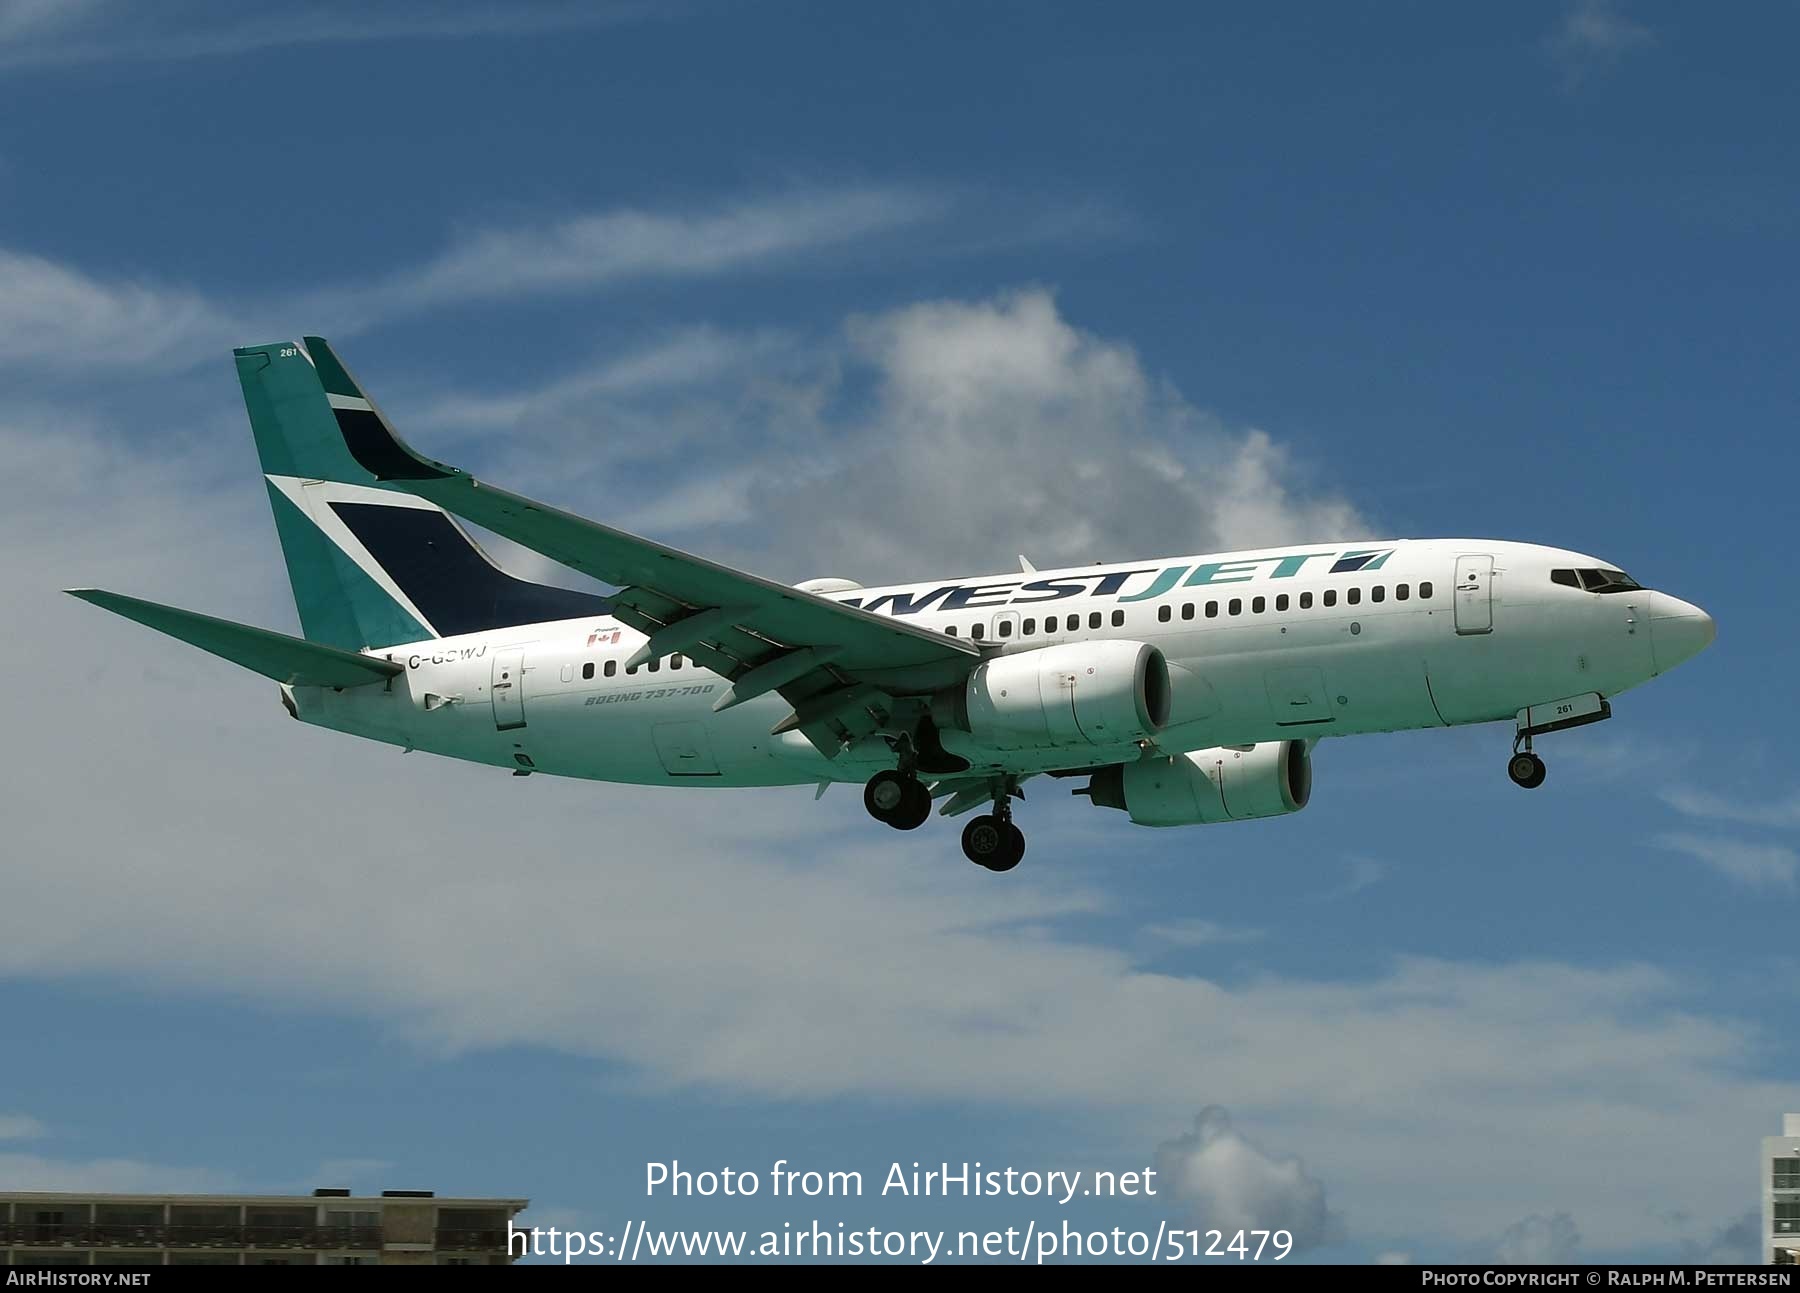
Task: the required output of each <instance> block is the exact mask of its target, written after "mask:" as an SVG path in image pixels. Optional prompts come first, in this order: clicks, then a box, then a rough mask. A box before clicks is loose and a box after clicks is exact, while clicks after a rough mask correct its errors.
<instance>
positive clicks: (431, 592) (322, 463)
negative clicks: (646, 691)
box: [235, 337, 610, 651]
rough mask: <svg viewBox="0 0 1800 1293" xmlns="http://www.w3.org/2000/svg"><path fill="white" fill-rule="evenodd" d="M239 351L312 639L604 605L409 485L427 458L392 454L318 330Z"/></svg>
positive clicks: (374, 412) (343, 639)
mask: <svg viewBox="0 0 1800 1293" xmlns="http://www.w3.org/2000/svg"><path fill="white" fill-rule="evenodd" d="M235 353H236V356H237V370H238V382H239V384H240V385H241V386H242V387H243V390H244V405H245V408H246V409H247V410H248V411H249V414H250V427H251V430H252V432H254V434H255V436H256V452H257V456H258V457H259V458H260V459H261V462H262V469H263V476H264V479H265V481H266V482H267V484H268V490H269V505H270V507H271V508H273V509H274V512H275V529H276V532H277V533H278V534H279V536H280V538H281V550H282V555H283V556H284V557H285V558H286V560H287V568H288V580H289V582H290V583H291V584H292V586H293V590H294V602H295V605H296V606H297V608H298V609H299V612H300V624H301V627H302V629H303V630H304V631H305V633H306V637H307V639H308V640H309V641H313V642H321V643H325V644H327V645H330V646H334V647H339V648H342V649H344V650H347V651H361V650H364V649H369V648H381V647H388V646H393V645H395V644H397V643H401V642H418V641H423V640H425V639H428V638H434V637H452V636H456V635H458V634H463V633H477V632H483V631H486V630H489V629H496V628H508V627H513V626H516V625H520V624H534V623H540V622H543V621H547V620H565V619H580V618H587V617H592V616H597V615H604V614H607V613H609V611H610V604H609V603H608V602H607V601H606V599H605V598H603V597H598V596H595V595H593V594H589V593H579V592H574V591H571V590H568V589H562V588H555V587H551V586H549V585H544V584H534V583H530V582H528V581H526V580H523V579H518V578H516V577H514V576H512V575H509V574H507V573H506V572H505V571H503V570H501V569H500V568H499V567H498V566H497V565H495V564H494V562H493V561H492V560H490V559H489V558H488V556H487V554H486V553H485V552H483V551H482V550H481V548H480V547H479V546H478V545H477V544H476V543H475V541H474V540H473V539H471V538H470V537H469V535H468V534H467V533H466V532H464V530H463V529H462V527H461V526H459V525H458V524H457V523H456V521H455V520H454V519H452V518H451V517H450V515H449V514H448V513H446V512H445V511H444V510H443V509H442V508H440V507H438V506H437V505H436V504H435V503H431V502H429V501H427V500H425V499H423V498H420V497H418V496H416V495H414V494H409V493H406V492H405V488H406V481H407V480H409V479H411V480H417V479H422V478H423V477H424V476H425V475H428V474H435V473H437V464H435V463H431V462H429V461H428V460H426V459H423V458H420V457H418V456H416V455H412V454H410V453H402V452H401V449H400V446H401V443H402V442H401V441H400V439H399V437H398V436H397V435H395V434H394V431H393V428H392V427H391V426H390V425H389V424H388V421H387V419H386V418H385V417H383V416H382V414H381V411H380V410H379V409H378V408H377V407H376V406H375V404H374V403H373V402H372V401H371V400H370V399H369V398H368V396H367V395H366V394H365V393H364V392H363V389H362V387H361V386H359V385H358V384H357V383H356V381H355V380H354V379H353V378H352V377H351V376H350V373H349V371H348V370H347V369H346V368H345V367H344V365H343V363H342V362H341V361H340V360H339V359H338V357H337V355H336V353H335V352H334V351H333V350H332V348H331V346H330V345H329V343H327V342H326V341H325V340H324V339H323V338H320V337H307V338H305V339H304V340H302V341H282V342H275V343H272V344H270V345H265V346H248V347H245V348H243V349H240V350H238V351H236V352H235ZM388 458H393V459H394V461H392V462H389V461H387V459H388ZM371 460H373V461H371ZM448 471H449V469H448V468H445V469H443V474H447V473H448ZM383 482H386V483H383Z"/></svg>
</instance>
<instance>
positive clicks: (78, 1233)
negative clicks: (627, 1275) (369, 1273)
mask: <svg viewBox="0 0 1800 1293" xmlns="http://www.w3.org/2000/svg"><path fill="white" fill-rule="evenodd" d="M0 1246H7V1247H21V1248H306V1249H378V1248H380V1247H381V1227H379V1226H173V1225H158V1226H118V1225H105V1224H94V1223H91V1222H65V1223H62V1224H51V1223H44V1222H34V1221H20V1222H14V1223H12V1224H10V1225H7V1224H3V1223H0ZM499 1246H500V1247H502V1248H504V1247H505V1246H506V1238H505V1232H504V1231H502V1232H501V1238H500V1244H499Z"/></svg>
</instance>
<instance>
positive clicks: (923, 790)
mask: <svg viewBox="0 0 1800 1293" xmlns="http://www.w3.org/2000/svg"><path fill="white" fill-rule="evenodd" d="M930 816H931V791H930V790H929V789H928V788H927V787H926V785H925V783H924V782H923V781H920V780H919V779H918V778H917V777H908V778H907V779H906V795H905V797H904V798H903V799H901V801H900V807H898V808H896V809H895V810H894V811H893V812H892V813H890V814H889V815H888V817H887V824H888V825H889V826H892V827H893V828H894V829H895V830H897V831H913V830H917V829H918V828H919V827H921V826H923V825H924V824H925V820H926V818H928V817H930Z"/></svg>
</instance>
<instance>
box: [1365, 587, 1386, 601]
mask: <svg viewBox="0 0 1800 1293" xmlns="http://www.w3.org/2000/svg"><path fill="white" fill-rule="evenodd" d="M1369 600H1370V601H1372V602H1385V601H1386V600H1387V588H1386V586H1385V585H1382V584H1376V585H1375V587H1373V588H1371V589H1370V590H1369Z"/></svg>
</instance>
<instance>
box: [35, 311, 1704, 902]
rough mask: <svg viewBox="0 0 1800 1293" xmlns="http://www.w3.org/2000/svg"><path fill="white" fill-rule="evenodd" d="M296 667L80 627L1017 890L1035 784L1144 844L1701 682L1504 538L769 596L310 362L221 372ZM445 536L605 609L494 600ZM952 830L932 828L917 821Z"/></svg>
mask: <svg viewBox="0 0 1800 1293" xmlns="http://www.w3.org/2000/svg"><path fill="white" fill-rule="evenodd" d="M234 353H235V356H236V361H237V372H238V380H239V383H240V385H241V386H242V388H243V395H244V402H245V405H246V407H247V409H248V411H249V415H250V426H251V430H252V432H253V434H254V436H255V439H256V447H257V452H258V455H259V458H260V461H261V466H262V470H263V474H264V478H265V482H266V484H267V487H268V494H269V502H270V506H271V508H272V509H273V512H274V518H275V528H276V532H277V535H278V536H279V539H280V542H281V548H282V553H283V556H284V558H285V560H286V563H287V570H288V576H289V580H290V583H291V585H292V588H293V593H294V600H295V603H296V607H297V609H298V612H299V618H300V623H301V626H302V631H303V633H304V637H294V636H291V635H289V634H284V633H276V632H272V631H270V630H267V629H260V628H254V627H251V626H249V625H244V624H238V623H234V622H232V621H229V620H221V619H216V618H214V617H211V616H207V615H200V614H197V613H195V612H193V611H187V610H180V609H177V608H175V607H171V606H164V605H160V604H157V603H154V602H147V601H143V600H141V599H138V598H133V597H127V596H124V595H121V594H118V593H110V592H104V591H101V590H98V589H70V590H68V591H70V592H71V593H72V594H73V595H74V596H76V597H80V598H82V599H84V600H86V601H88V602H91V603H93V604H95V605H97V606H100V607H102V608H104V609H106V610H109V611H113V612H115V613H117V614H119V615H122V616H125V617H126V618H128V619H131V620H135V621H137V622H138V623H140V624H143V625H146V626H148V627H150V628H153V629H156V630H157V631H159V632H162V633H165V634H168V635H170V636H172V637H175V638H178V639H180V640H182V641H184V642H188V643H190V644H192V645H194V646H197V647H199V648H201V649H202V650H205V651H208V652H211V653H212V654H214V655H217V656H220V657H222V658H224V659H226V660H229V661H232V662H233V663H235V664H238V665H241V666H243V667H245V668H247V669H251V670H254V671H255V672H257V673H259V674H262V675H264V676H266V677H269V678H272V679H274V680H275V681H276V682H277V683H279V684H280V689H281V702H282V704H283V706H284V707H285V708H286V710H287V712H288V713H289V714H290V715H291V716H293V717H294V718H296V719H299V720H300V721H302V722H306V723H312V724H316V725H318V726H321V727H325V728H330V729H333V730H335V731H339V732H347V733H350V734H352V735H355V736H362V737H367V738H369V739H371V740H375V741H382V742H386V743H388V744H391V745H397V746H400V747H402V748H403V749H405V750H407V751H412V750H424V751H428V752H430V753H433V754H439V755H444V756H447V757H449V758H454V759H462V760H467V761H470V762H474V763H481V764H488V765H491V766H494V767H498V768H503V769H506V770H508V771H510V772H511V773H512V775H513V776H515V777H525V776H530V775H533V774H536V773H546V774H550V775H555V776H565V777H580V778H588V779H591V780H598V781H611V782H622V783H628V784H634V785H658V786H684V787H688V786H704V787H723V786H794V785H815V786H817V788H818V793H819V794H821V795H822V794H823V793H824V792H825V789H826V788H827V787H828V786H829V785H830V784H832V783H834V782H848V783H860V784H861V785H862V786H863V803H864V806H865V807H866V808H867V810H868V812H869V814H870V816H872V817H873V818H875V819H876V820H877V821H879V822H882V823H885V824H886V825H888V826H890V827H893V828H895V829H898V830H912V829H914V828H916V827H918V826H921V825H923V824H924V822H925V821H926V820H927V819H928V818H929V817H930V816H931V813H932V808H933V806H934V805H937V806H938V810H939V813H940V815H943V816H948V817H954V816H958V815H961V814H965V813H968V812H971V811H973V810H974V809H977V808H983V809H985V810H986V811H984V812H982V813H980V814H979V815H977V816H975V817H974V818H972V819H971V820H970V821H969V822H968V823H967V825H966V826H965V828H964V830H963V832H962V848H963V852H964V854H965V856H967V857H968V858H969V860H970V861H972V862H974V863H976V864H978V865H980V866H982V867H985V868H987V869H988V870H990V871H996V872H1004V871H1010V870H1011V869H1013V868H1014V867H1016V866H1017V865H1018V863H1019V861H1020V859H1021V858H1022V857H1023V856H1024V852H1025V837H1024V835H1023V833H1022V832H1021V830H1020V829H1019V827H1018V826H1017V825H1016V824H1015V822H1014V820H1013V802H1014V800H1022V799H1023V798H1024V792H1023V789H1022V787H1023V785H1024V783H1025V782H1027V781H1028V780H1029V779H1031V778H1033V777H1040V776H1041V777H1047V778H1075V779H1082V780H1084V781H1085V784H1083V785H1080V786H1077V787H1074V789H1073V793H1074V794H1076V795H1083V796H1086V797H1087V799H1088V801H1089V802H1090V803H1091V804H1092V805H1094V806H1095V807H1098V808H1109V809H1115V810H1120V811H1123V812H1124V813H1125V814H1126V816H1127V817H1128V819H1129V820H1130V821H1131V822H1133V823H1136V824H1138V825H1142V826H1158V827H1167V826H1187V825H1204V824H1211V823H1219V822H1227V821H1243V820H1249V819H1256V818H1263V817H1271V816H1277V815H1280V814H1284V813H1292V812H1297V811H1299V810H1300V809H1302V808H1305V807H1306V805H1307V803H1308V801H1309V800H1310V798H1311V794H1312V781H1313V767H1312V754H1313V750H1314V748H1315V746H1316V745H1317V744H1318V742H1319V741H1320V740H1322V739H1325V738H1327V737H1344V736H1354V735H1360V734H1364V733H1373V732H1392V731H1399V730H1403V729H1414V728H1430V727H1453V726H1460V725H1463V724H1472V723H1494V722H1501V721H1510V722H1512V724H1513V743H1512V754H1511V756H1510V758H1509V760H1508V764H1507V772H1508V775H1509V776H1510V777H1511V778H1512V780H1513V781H1514V782H1515V783H1517V784H1518V785H1520V786H1523V787H1526V788H1535V787H1538V786H1541V785H1542V784H1543V782H1544V779H1545V765H1544V761H1543V760H1542V759H1541V758H1540V757H1539V756H1538V754H1537V753H1536V751H1535V750H1534V749H1533V741H1534V738H1537V737H1541V736H1544V735H1547V734H1549V733H1552V732H1561V731H1565V730H1568V729H1571V728H1575V727H1579V726H1584V725H1587V724H1590V723H1595V722H1599V721H1602V720H1604V719H1606V718H1609V717H1610V716H1611V714H1612V701H1613V699H1614V698H1615V697H1617V696H1618V695H1620V694H1621V693H1623V692H1625V691H1628V690H1629V689H1631V688H1632V687H1635V686H1637V685H1639V684H1640V683H1643V682H1647V681H1648V680H1650V679H1651V678H1654V677H1657V676H1658V675H1660V674H1663V673H1666V672H1667V671H1668V670H1670V669H1672V668H1674V667H1675V666H1676V665H1679V664H1681V663H1683V662H1684V661H1686V660H1689V659H1691V658H1693V657H1694V656H1695V655H1697V654H1699V653H1700V652H1701V651H1702V650H1704V649H1705V648H1706V647H1707V646H1708V645H1709V644H1710V643H1711V642H1712V641H1713V638H1714V633H1715V628H1714V624H1713V620H1712V617H1711V616H1709V615H1708V614H1707V613H1706V612H1705V611H1703V610H1701V609H1700V608H1699V607H1698V606H1695V605H1693V604H1691V603H1689V602H1685V601H1682V600H1681V599H1680V598H1678V597H1674V596H1672V595H1671V594H1668V593H1664V592H1660V591H1654V590H1651V589H1648V588H1645V587H1643V586H1642V585H1640V584H1638V583H1637V582H1636V581H1635V580H1633V579H1631V578H1630V577H1629V576H1627V575H1626V574H1625V573H1624V572H1623V571H1622V570H1620V569H1619V567H1618V566H1616V565H1614V564H1613V563H1612V562H1609V561H1603V560H1601V559H1599V558H1597V557H1592V556H1587V555H1584V554H1581V553H1578V552H1571V551H1567V550H1564V549H1561V548H1554V547H1544V546H1540V545H1537V544H1530V543H1519V542H1510V541H1500V540H1491V539H1393V540H1383V541H1378V542H1371V541H1365V540H1357V541H1353V542H1326V543H1305V544H1292V545H1286V546H1281V547H1273V548H1259V549H1254V550H1249V551H1241V552H1219V553H1203V554H1197V555H1188V556H1174V557H1157V558H1151V559H1149V560H1144V561H1131V562H1124V563H1113V562H1107V563H1101V564H1098V565H1091V566H1078V567H1070V568H1062V569H1053V570H1039V569H1036V568H1034V567H1033V566H1032V564H1031V563H1030V562H1029V561H1028V560H1026V559H1025V558H1024V557H1021V558H1020V560H1019V569H1018V570H1016V571H1012V572H1008V573H1004V574H985V575H973V576H957V577H953V578H945V579H934V580H929V581H926V582H923V583H911V584H902V585H893V586H883V587H876V588H865V587H862V586H861V585H860V584H857V583H855V582H854V581H852V580H849V579H844V578H818V579H811V580H808V581H806V582H804V583H801V584H797V585H793V586H788V585H785V584H780V583H776V582H773V581H770V580H767V579H763V578H760V577H758V576H756V575H752V574H747V573H745V572H743V571H739V570H734V569H732V568H730V567H728V566H724V565H720V564H718V563H716V562H712V561H709V560H706V559H705V558H702V557H697V556H691V555H689V554H687V553H685V552H680V551H677V550H676V549H674V548H670V547H667V546H665V545H663V544H661V543H657V542H655V541H653V540H650V539H644V538H639V537H637V536H636V535H632V534H627V533H625V532H624V531H621V530H617V529H613V528H611V527H609V526H606V525H602V524H600V523H598V522H595V521H589V520H586V519H584V518H582V517H579V516H575V515H572V514H570V513H568V512H563V511H559V510H557V509H555V508H552V507H548V506H546V505H544V504H542V503H537V502H534V501H532V500H530V499H528V498H524V497H521V496H520V495H517V494H513V493H509V492H507V491H506V490H503V489H499V488H496V487H495V486H492V485H490V484H488V483H487V482H486V481H481V480H477V479H476V478H475V477H473V476H471V475H470V474H468V473H467V472H465V471H462V470H459V469H458V468H455V467H451V466H447V465H445V464H443V463H439V462H434V461H432V460H431V459H428V458H426V457H424V456H422V455H421V454H419V453H417V452H416V451H414V450H413V449H412V448H411V447H409V446H408V445H407V444H406V443H405V441H403V440H402V439H401V438H400V437H399V435H398V434H397V433H396V432H395V431H394V428H393V426H392V425H391V424H390V423H389V421H388V419H387V418H386V417H385V416H384V415H383V414H382V412H381V410H380V409H379V408H378V407H377V406H376V404H375V403H374V401H373V400H371V399H370V398H369V396H368V395H367V394H366V393H365V391H364V389H363V387H362V386H361V385H359V384H358V383H357V382H356V381H355V380H354V379H353V378H352V377H351V376H350V373H349V371H348V370H347V369H346V368H345V367H344V365H343V363H342V362H341V361H340V359H339V358H338V356H337V354H336V352H335V351H334V350H333V349H332V348H331V346H330V345H329V344H328V343H327V342H325V341H324V340H323V339H322V338H319V337H306V338H304V339H302V340H298V341H285V342H277V343H274V344H270V345H262V346H250V347H246V348H243V349H239V350H237V351H235V352H234ZM459 520H460V521H462V522H467V523H469V524H471V525H474V526H477V527H481V528H484V529H487V530H489V531H492V532H493V533H495V534H498V535H500V536H502V537H503V538H505V539H509V540H512V541H513V542H515V543H519V544H521V545H523V546H524V547H526V548H528V549H531V550H532V551H534V552H537V553H540V554H542V555H543V556H545V557H548V558H550V559H551V560H553V561H556V562H558V563H560V564H562V565H564V566H567V567H569V568H570V569H572V570H575V571H578V572H580V573H582V574H585V575H588V576H591V577H592V578H593V579H594V580H596V581H598V582H599V583H600V584H602V585H605V586H610V587H612V588H614V589H617V590H618V591H616V592H614V593H612V594H611V595H601V594H598V593H589V592H580V591H575V590H572V589H565V588H561V587H554V586H550V585H545V584H538V583H532V582H530V581H527V580H524V579H521V578H519V577H517V576H515V575H513V574H510V573H508V572H507V571H505V570H503V569H502V568H501V567H500V566H498V565H497V564H496V563H495V562H494V561H493V560H492V559H490V558H489V557H488V555H487V554H486V553H485V552H484V551H483V550H482V549H481V547H480V546H479V545H478V544H477V542H476V541H475V539H474V538H473V537H471V535H470V534H469V533H468V531H467V530H465V529H464V528H463V526H462V525H461V524H459ZM940 801H941V802H940Z"/></svg>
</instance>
